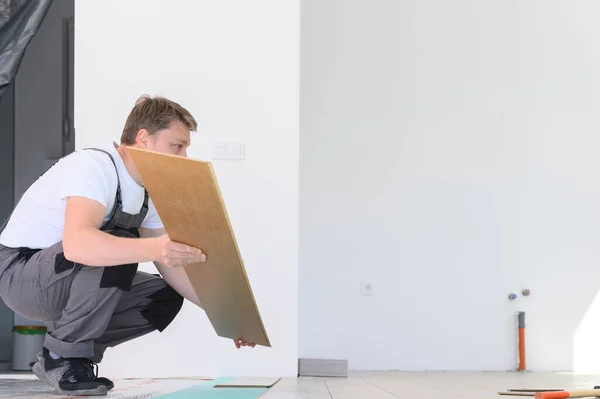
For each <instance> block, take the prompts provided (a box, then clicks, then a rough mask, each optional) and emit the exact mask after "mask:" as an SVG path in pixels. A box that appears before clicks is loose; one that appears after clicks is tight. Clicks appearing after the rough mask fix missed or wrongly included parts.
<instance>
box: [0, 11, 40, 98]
mask: <svg viewBox="0 0 600 399" xmlns="http://www.w3.org/2000/svg"><path fill="white" fill-rule="evenodd" d="M51 4H52V0H0V97H2V95H3V94H4V91H5V90H6V87H7V86H8V85H9V84H10V82H11V81H12V80H13V78H14V77H15V75H16V74H17V70H18V69H19V65H20V64H21V60H22V59H23V55H24V53H25V49H26V48H27V45H28V44H29V42H30V41H31V38H32V37H33V36H34V35H35V33H36V32H37V31H38V29H39V27H40V25H41V23H42V21H43V20H44V17H45V16H46V13H47V12H48V9H49V8H50V5H51Z"/></svg>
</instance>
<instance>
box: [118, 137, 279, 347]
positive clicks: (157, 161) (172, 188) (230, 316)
mask: <svg viewBox="0 0 600 399" xmlns="http://www.w3.org/2000/svg"><path fill="white" fill-rule="evenodd" d="M128 150H129V153H130V154H131V157H132V158H133V161H134V162H135V165H136V167H137V170H138V172H139V173H140V176H141V178H142V180H143V182H144V185H145V186H146V189H147V190H148V193H149V195H150V197H151V198H152V201H153V203H154V205H155V206H156V210H157V211H158V214H159V215H160V218H161V220H162V222H163V224H164V226H165V229H166V231H167V233H168V235H169V237H170V238H171V240H173V241H177V242H182V243H185V244H188V245H191V246H194V247H197V248H200V249H201V250H203V251H204V252H205V253H206V254H207V261H206V262H205V263H201V264H197V265H190V266H187V267H186V268H185V271H186V273H187V275H188V277H189V279H190V281H191V283H192V286H193V287H194V290H195V291H196V294H197V295H198V298H199V299H200V302H201V303H202V307H203V309H204V310H205V312H206V315H207V316H208V319H209V320H210V322H211V323H212V325H213V327H214V329H215V331H216V333H217V335H219V336H221V337H226V338H231V339H242V340H244V341H248V342H254V343H256V344H257V345H262V346H269V347H270V346H271V343H270V341H269V338H268V336H267V333H266V331H265V327H264V325H263V322H262V319H261V316H260V313H259V311H258V307H257V305H256V301H255V299H254V295H253V293H252V289H251V287H250V282H249V280H248V276H247V274H246V270H245V267H244V263H243V261H242V257H241V254H240V251H239V248H238V245H237V242H236V239H235V235H234V233H233V229H232V227H231V223H230V221H229V217H228V215H227V210H226V209H225V204H224V202H223V198H222V197H221V191H220V189H219V185H218V183H217V179H216V176H215V173H214V170H213V167H212V165H211V164H210V163H209V162H203V161H198V160H194V159H190V158H184V157H178V156H174V155H167V154H162V153H156V152H151V151H147V150H141V149H137V148H133V147H129V148H128Z"/></svg>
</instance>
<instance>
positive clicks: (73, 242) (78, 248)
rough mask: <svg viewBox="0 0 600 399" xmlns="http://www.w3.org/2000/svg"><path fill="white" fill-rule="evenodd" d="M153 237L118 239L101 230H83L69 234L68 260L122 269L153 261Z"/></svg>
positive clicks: (66, 241)
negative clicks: (131, 264) (122, 267)
mask: <svg viewBox="0 0 600 399" xmlns="http://www.w3.org/2000/svg"><path fill="white" fill-rule="evenodd" d="M150 240H151V238H125V237H117V236H114V235H111V234H108V233H105V232H103V231H101V230H98V229H95V228H91V227H89V228H88V227H82V228H77V229H76V230H74V231H69V232H65V236H64V237H63V251H64V254H65V258H67V259H68V260H70V261H72V262H75V263H80V264H82V265H86V266H105V267H106V266H119V265H125V264H130V263H140V262H152V261H154V259H153V256H152V250H151V245H150Z"/></svg>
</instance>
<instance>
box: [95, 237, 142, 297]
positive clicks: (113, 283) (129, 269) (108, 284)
mask: <svg viewBox="0 0 600 399" xmlns="http://www.w3.org/2000/svg"><path fill="white" fill-rule="evenodd" d="M107 233H108V234H112V235H114V236H117V237H128V238H137V236H136V235H135V234H133V233H132V232H130V231H126V230H109V231H107ZM137 269H138V264H137V263H130V264H127V265H120V266H108V267H105V268H104V271H103V272H102V279H101V280H100V288H118V289H120V290H123V291H131V285H132V284H133V279H134V277H135V274H136V273H137Z"/></svg>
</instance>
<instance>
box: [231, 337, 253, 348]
mask: <svg viewBox="0 0 600 399" xmlns="http://www.w3.org/2000/svg"><path fill="white" fill-rule="evenodd" d="M233 342H234V343H235V346H236V348H238V349H239V348H241V347H242V346H249V347H251V348H254V347H255V346H256V344H255V343H254V342H246V341H242V340H241V339H234V340H233Z"/></svg>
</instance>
